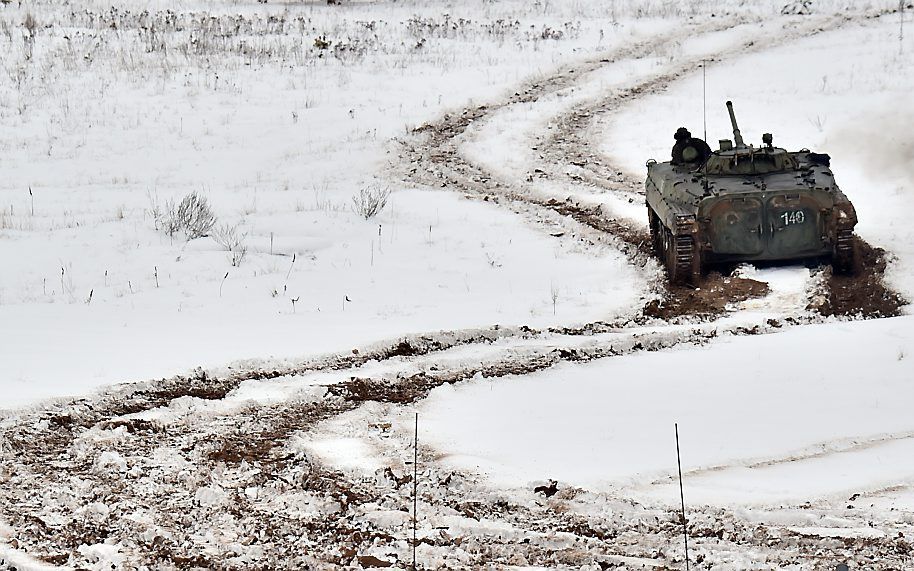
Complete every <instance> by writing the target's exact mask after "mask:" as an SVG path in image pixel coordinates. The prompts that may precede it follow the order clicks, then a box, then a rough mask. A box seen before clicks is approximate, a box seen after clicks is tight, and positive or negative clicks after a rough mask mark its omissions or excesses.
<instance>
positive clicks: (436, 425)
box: [420, 317, 914, 503]
mask: <svg viewBox="0 0 914 571" xmlns="http://www.w3.org/2000/svg"><path fill="white" fill-rule="evenodd" d="M912 322H914V318H911V317H902V318H895V319H886V320H879V321H872V322H865V323H836V324H823V325H809V326H805V327H802V328H796V329H791V330H789V331H785V332H783V333H778V334H773V335H763V336H749V337H737V338H724V339H722V340H721V341H718V342H716V343H714V344H712V345H711V346H709V347H706V348H703V349H695V348H691V347H685V348H677V349H673V350H668V351H664V352H656V353H639V354H634V355H628V356H621V357H616V358H612V359H608V360H603V361H598V362H594V363H590V364H587V365H560V366H557V367H555V368H553V369H550V370H548V371H544V372H540V373H534V374H532V375H527V376H524V377H514V378H510V379H497V380H490V379H480V380H474V381H472V382H470V383H467V384H465V385H461V386H447V387H440V388H438V389H435V390H434V391H433V392H432V394H431V395H430V396H429V398H428V399H427V400H426V401H425V402H423V403H422V404H421V406H420V415H421V417H422V419H423V422H422V424H423V434H425V435H426V436H425V441H426V443H427V444H429V445H430V446H432V447H434V448H435V449H438V450H442V451H447V458H446V462H448V463H449V464H451V465H454V466H457V467H460V468H464V469H470V470H473V471H475V472H479V473H482V474H485V475H487V476H488V477H489V478H490V480H491V482H492V483H493V485H498V486H503V487H516V486H525V485H527V483H528V482H531V481H533V480H541V479H544V478H554V479H557V480H560V481H562V482H567V483H568V484H570V485H575V486H582V487H588V488H592V489H596V490H618V489H625V490H627V491H628V492H629V493H634V494H636V495H639V494H642V493H644V494H650V493H652V492H651V488H653V487H657V486H659V487H664V486H665V485H666V482H667V480H668V479H669V478H670V477H671V475H672V474H674V473H675V466H676V464H675V461H676V457H675V442H674V439H673V424H674V423H678V424H679V431H680V437H681V446H682V455H683V457H682V461H683V471H684V475H685V484H686V487H687V490H689V492H688V493H689V494H693V493H694V496H692V495H690V497H692V498H693V499H694V500H695V501H698V502H702V503H706V502H710V501H714V502H725V503H746V502H749V503H752V502H755V501H761V502H763V503H771V502H780V501H797V500H805V499H810V498H811V497H818V496H823V495H824V496H827V495H831V494H833V493H838V492H844V491H846V490H856V489H857V488H860V487H864V486H865V487H869V488H871V487H874V486H879V487H885V486H889V485H893V484H898V483H903V482H904V481H905V480H906V479H907V478H909V477H910V474H912V471H914V466H912V465H911V464H910V458H912V457H914V456H912V455H911V454H910V452H911V445H912V444H911V442H910V441H908V440H907V437H908V435H911V434H914V422H912V418H911V415H910V402H912V399H914V383H912V378H911V366H910V364H909V363H908V359H909V358H910V357H909V356H910V355H911V354H912V351H914V328H912ZM874 363H879V364H880V365H879V368H878V372H875V371H874V368H873V364H874ZM897 438H901V439H902V440H900V441H898V442H894V441H893V440H894V439H897ZM883 440H886V441H888V442H887V443H886V444H884V445H880V446H876V445H877V444H880V443H881V442H882V441H883ZM863 444H868V445H873V447H872V448H868V449H865V450H861V451H856V450H854V448H855V447H856V446H860V445H863ZM839 453H840V454H839ZM797 460H802V461H797ZM876 460H878V462H875V461H876ZM867 465H869V468H865V466H867ZM836 474H845V476H844V477H843V479H838V477H837V476H836ZM693 481H694V482H695V483H694V486H695V487H696V488H700V490H694V491H693V488H692V486H693V484H692V482H693ZM652 482H654V483H652ZM670 491H671V490H670Z"/></svg>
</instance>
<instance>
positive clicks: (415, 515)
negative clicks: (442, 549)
mask: <svg viewBox="0 0 914 571" xmlns="http://www.w3.org/2000/svg"><path fill="white" fill-rule="evenodd" d="M413 434H414V437H413V438H414V439H413V571H416V521H417V520H418V519H419V516H418V512H417V511H416V508H417V507H418V502H417V501H416V495H417V494H416V491H417V486H418V477H419V413H418V412H417V413H416V431H415V432H414V433H413Z"/></svg>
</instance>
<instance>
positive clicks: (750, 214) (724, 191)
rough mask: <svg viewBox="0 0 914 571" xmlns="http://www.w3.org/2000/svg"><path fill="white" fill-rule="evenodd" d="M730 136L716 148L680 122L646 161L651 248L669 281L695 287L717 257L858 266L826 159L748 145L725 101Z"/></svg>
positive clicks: (845, 204) (768, 141)
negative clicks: (662, 158) (659, 154)
mask: <svg viewBox="0 0 914 571" xmlns="http://www.w3.org/2000/svg"><path fill="white" fill-rule="evenodd" d="M726 105H727V112H728V113H729V115H730V123H731V125H732V127H733V139H732V140H731V139H721V140H720V143H719V149H718V150H716V151H712V150H711V149H710V147H709V146H708V145H707V143H705V141H703V140H701V139H697V138H693V137H692V136H691V133H689V131H688V130H687V129H685V128H684V127H681V128H680V129H678V130H677V131H676V134H675V135H674V137H673V138H674V139H675V141H676V144H675V145H674V146H673V150H672V152H671V160H670V161H668V162H657V161H654V160H650V161H648V162H647V178H646V180H645V194H646V203H647V211H648V223H649V225H650V230H651V239H652V242H653V248H654V251H655V253H656V255H657V256H658V257H659V258H660V260H661V261H662V263H663V265H664V266H665V267H666V270H667V273H668V275H669V278H670V281H671V282H673V283H691V284H697V283H699V282H700V281H701V276H702V274H703V273H704V272H705V271H706V270H707V269H708V268H709V267H711V266H714V265H715V264H724V263H734V262H737V263H738V262H756V261H765V262H779V261H783V262H791V261H796V260H807V259H827V260H829V261H830V263H831V264H832V266H833V268H834V271H836V272H842V273H849V272H853V271H854V270H855V266H856V257H857V256H856V245H855V244H856V242H855V240H854V237H853V230H854V226H855V225H856V223H857V214H856V211H855V210H854V206H853V204H851V202H850V200H848V198H847V197H846V196H845V195H844V193H843V192H842V191H841V189H840V188H839V187H838V185H837V183H836V182H835V178H834V175H833V173H832V171H831V164H830V162H831V159H830V157H829V156H828V155H827V154H820V153H814V152H812V151H810V150H809V149H805V148H804V149H801V150H799V151H794V152H789V151H787V150H785V149H783V148H780V147H775V146H774V137H773V136H772V135H771V133H765V134H764V135H762V145H761V146H760V147H754V146H753V145H751V144H750V145H747V144H746V143H745V141H744V139H743V136H742V133H741V132H740V129H739V126H738V124H737V121H736V114H735V112H734V110H733V104H732V102H730V101H727V104H726Z"/></svg>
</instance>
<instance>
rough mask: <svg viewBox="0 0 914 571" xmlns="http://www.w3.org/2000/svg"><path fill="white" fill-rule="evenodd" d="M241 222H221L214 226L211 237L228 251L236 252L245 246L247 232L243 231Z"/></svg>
mask: <svg viewBox="0 0 914 571" xmlns="http://www.w3.org/2000/svg"><path fill="white" fill-rule="evenodd" d="M239 226H240V224H235V225H232V224H220V225H219V226H217V227H215V228H213V231H212V234H211V235H210V237H211V238H212V239H213V240H215V241H216V243H217V244H219V245H220V246H221V247H222V249H223V250H225V251H226V252H235V251H238V250H240V249H241V248H243V247H244V242H245V239H247V237H248V233H247V232H241V230H240V229H239Z"/></svg>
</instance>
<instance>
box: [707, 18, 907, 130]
mask: <svg viewBox="0 0 914 571" xmlns="http://www.w3.org/2000/svg"><path fill="white" fill-rule="evenodd" d="M902 1H904V0H902ZM701 122H702V124H703V125H704V135H703V138H704V140H705V141H707V140H708V60H706V59H703V60H701Z"/></svg>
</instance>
